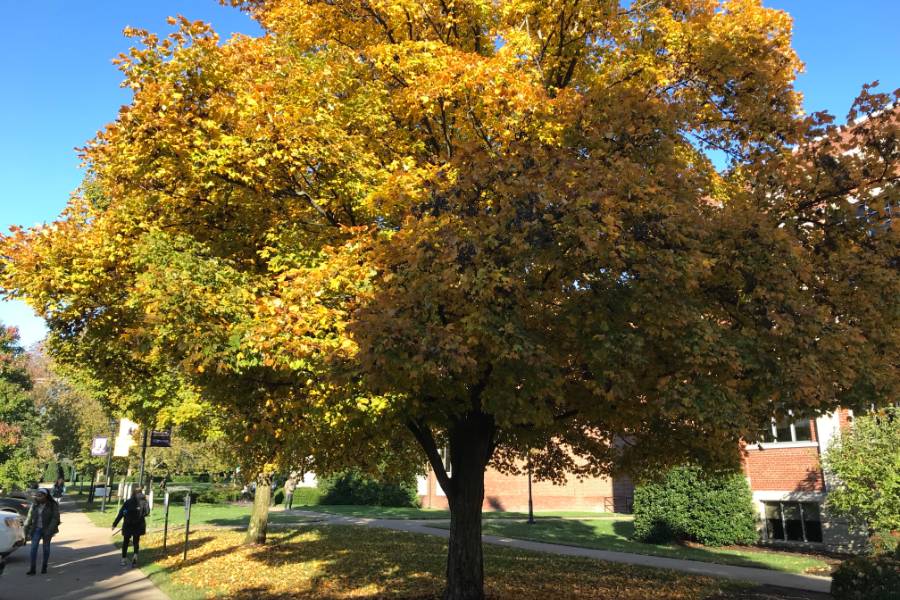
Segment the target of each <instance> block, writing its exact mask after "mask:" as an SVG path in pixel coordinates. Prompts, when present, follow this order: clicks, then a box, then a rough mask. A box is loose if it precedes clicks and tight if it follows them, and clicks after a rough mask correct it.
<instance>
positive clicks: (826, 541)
mask: <svg viewBox="0 0 900 600" xmlns="http://www.w3.org/2000/svg"><path fill="white" fill-rule="evenodd" d="M851 419H852V415H851V413H850V411H847V410H839V411H837V412H835V413H833V414H830V415H827V416H824V417H819V418H818V419H802V420H784V421H781V422H777V423H776V422H773V423H772V425H771V428H770V429H767V430H766V431H765V432H763V434H762V439H761V440H760V441H758V442H756V443H753V444H747V445H746V446H745V448H744V450H745V453H744V458H743V469H744V473H745V474H746V475H747V481H748V482H749V483H750V489H751V490H752V492H753V501H754V505H755V507H756V510H757V516H758V519H759V524H760V537H761V539H762V540H763V541H765V542H769V543H775V544H796V545H808V546H811V547H819V546H822V545H824V546H825V547H829V548H833V549H854V548H856V547H858V546H860V545H862V544H865V535H864V533H863V532H860V531H855V530H853V529H852V528H851V527H850V526H849V525H848V523H847V522H846V521H845V520H843V519H839V518H837V517H834V516H833V515H829V514H828V511H827V509H826V508H825V506H824V501H825V497H826V495H827V494H828V490H829V487H830V486H831V485H832V484H831V482H830V481H829V477H828V475H827V473H825V472H824V471H823V469H822V464H821V456H822V454H823V453H824V452H825V450H826V449H827V448H828V444H829V443H830V442H831V440H832V438H833V437H834V436H835V435H836V434H837V433H838V432H840V431H841V430H842V429H844V428H846V427H848V426H849V424H850V420H851Z"/></svg>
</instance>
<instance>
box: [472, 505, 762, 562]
mask: <svg viewBox="0 0 900 600" xmlns="http://www.w3.org/2000/svg"><path fill="white" fill-rule="evenodd" d="M484 530H485V531H484V532H485V534H486V535H493V536H495V537H509V538H513V539H528V540H532V541H539V542H546V543H551V544H560V545H563V546H576V547H583V548H592V549H596V550H607V551H612V552H625V553H629V554H642V555H648V556H659V557H663V558H675V559H682V560H694V561H701V562H711V563H718V564H728V565H734V566H739V567H750V568H757V569H770V570H771V569H776V570H777V569H778V567H777V566H775V565H772V564H770V563H766V562H764V561H761V560H754V559H752V558H749V557H746V556H741V555H738V554H731V553H724V552H715V551H711V550H708V549H705V548H703V547H697V546H687V545H681V544H671V545H669V544H645V543H641V542H638V541H635V540H633V539H632V536H633V535H634V523H633V522H632V521H624V520H623V521H590V522H584V521H579V520H575V519H560V518H546V517H545V518H541V519H537V521H536V523H535V524H534V525H528V524H527V523H525V522H509V523H502V524H497V523H491V524H487V525H485V527H484ZM746 552H748V553H749V552H754V549H753V548H747V549H746Z"/></svg>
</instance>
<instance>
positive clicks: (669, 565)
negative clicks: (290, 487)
mask: <svg viewBox="0 0 900 600" xmlns="http://www.w3.org/2000/svg"><path fill="white" fill-rule="evenodd" d="M286 512H291V513H294V514H297V515H301V516H305V517H315V518H316V519H317V521H318V522H322V523H330V524H334V525H361V526H365V527H380V528H383V529H393V530H396V531H408V532H411V533H423V534H426V535H436V536H438V537H442V538H449V537H450V532H449V531H448V530H446V529H435V528H434V527H429V526H428V525H429V521H415V520H400V519H368V518H362V517H345V516H340V515H329V514H324V513H317V512H313V511H304V510H293V511H286ZM431 524H432V525H433V524H434V522H433V521H432V522H431ZM482 540H484V543H486V544H494V545H497V546H506V547H508V548H518V549H520V550H530V551H532V552H547V553H550V554H560V555H564V556H583V557H587V558H594V559H597V560H604V561H607V562H614V563H624V564H629V565H640V566H645V567H653V568H655V569H669V570H672V571H681V572H684V573H694V574H696V575H708V576H710V577H723V578H726V579H734V580H737V581H748V582H751V583H755V584H760V585H769V586H776V587H781V588H790V589H796V590H805V591H811V592H819V593H828V592H829V591H830V589H831V578H830V577H818V576H815V575H798V574H794V573H784V572H782V571H773V570H771V569H756V568H752V567H738V566H732V565H720V564H716V563H708V562H700V561H696V560H683V559H678V558H664V557H661V556H647V555H644V554H630V553H627V552H613V551H609V550H595V549H593V548H579V547H576V546H563V545H561V544H548V543H545V542H530V541H526V540H516V539H511V538H506V537H497V536H493V535H485V536H483V537H482Z"/></svg>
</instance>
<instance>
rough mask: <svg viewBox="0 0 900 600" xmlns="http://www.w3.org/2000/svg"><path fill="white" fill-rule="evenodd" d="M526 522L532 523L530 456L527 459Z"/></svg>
mask: <svg viewBox="0 0 900 600" xmlns="http://www.w3.org/2000/svg"><path fill="white" fill-rule="evenodd" d="M528 524H529V525H534V502H533V501H532V498H531V458H529V459H528Z"/></svg>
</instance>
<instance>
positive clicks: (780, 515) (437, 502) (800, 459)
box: [418, 410, 865, 550]
mask: <svg viewBox="0 0 900 600" xmlns="http://www.w3.org/2000/svg"><path fill="white" fill-rule="evenodd" d="M850 419H851V414H850V412H849V411H847V410H840V411H838V412H836V413H834V414H832V415H828V416H824V417H820V418H818V419H803V420H794V421H791V420H786V421H782V422H778V423H776V422H773V423H772V425H771V427H770V428H769V429H767V430H766V431H764V432H762V434H761V439H760V440H759V441H758V442H755V443H752V444H745V445H744V453H743V459H742V463H743V464H742V468H743V470H744V473H745V475H746V476H747V481H748V482H749V484H750V489H751V491H752V492H753V502H754V507H755V508H756V511H757V518H758V523H759V531H760V539H761V540H763V541H764V542H766V543H772V544H790V545H798V546H808V547H811V548H823V547H825V548H832V549H842V550H847V549H854V548H857V547H859V546H860V545H862V544H865V535H864V534H863V533H862V532H858V531H853V530H852V529H851V528H850V527H849V526H848V524H847V523H846V522H845V521H844V520H842V519H838V518H835V517H833V516H831V515H829V514H828V512H827V510H826V509H825V507H824V505H823V503H824V501H825V496H826V494H827V493H828V488H829V482H828V477H827V476H826V474H825V473H824V472H823V470H822V465H821V460H820V457H821V455H822V453H823V452H824V451H825V449H826V448H827V447H828V444H829V443H830V441H831V439H832V438H833V437H834V435H835V434H836V433H837V432H839V431H840V430H841V429H842V428H844V427H847V426H848V425H849V422H850ZM484 486H485V493H484V510H486V511H491V510H512V511H527V510H528V478H527V476H525V475H520V476H510V475H504V474H502V473H499V472H497V471H495V470H493V469H488V471H487V472H486V473H485V481H484ZM418 487H419V489H418V491H419V498H420V500H421V501H422V506H423V507H425V508H447V497H446V495H445V494H444V492H443V490H442V489H441V487H440V484H439V483H438V481H437V478H436V477H435V475H434V473H433V472H432V471H431V470H429V472H428V474H427V475H426V476H423V477H420V478H419V482H418ZM532 497H533V501H534V509H535V510H536V511H541V510H585V511H615V512H631V508H632V502H633V497H634V486H633V484H632V482H631V481H630V480H629V479H628V478H615V479H614V478H609V477H597V478H588V479H584V480H578V479H577V478H574V477H573V478H570V479H569V480H568V481H567V482H566V483H565V484H564V485H554V484H552V483H548V482H535V483H533V484H532Z"/></svg>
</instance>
